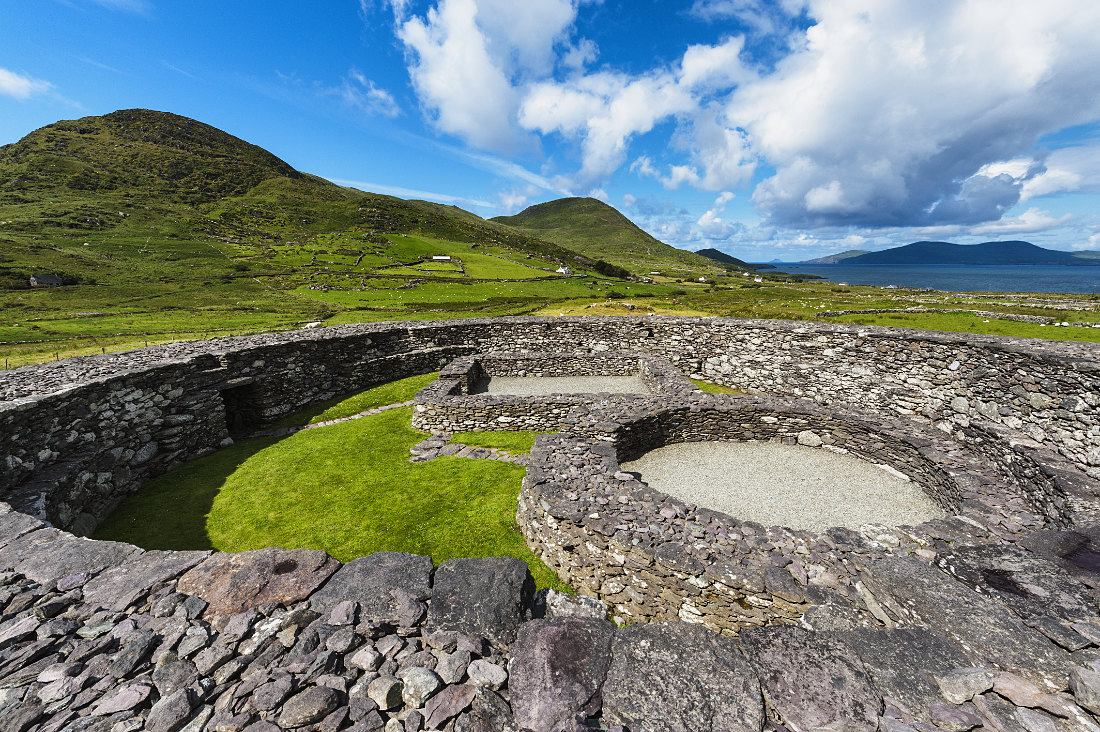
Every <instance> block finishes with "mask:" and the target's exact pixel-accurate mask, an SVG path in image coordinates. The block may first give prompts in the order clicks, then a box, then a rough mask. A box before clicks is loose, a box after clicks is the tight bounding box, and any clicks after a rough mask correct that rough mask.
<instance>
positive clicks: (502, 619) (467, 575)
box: [428, 557, 535, 644]
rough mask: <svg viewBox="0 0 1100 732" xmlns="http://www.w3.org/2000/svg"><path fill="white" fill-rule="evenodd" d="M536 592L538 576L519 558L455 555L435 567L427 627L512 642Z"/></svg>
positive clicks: (431, 629)
mask: <svg viewBox="0 0 1100 732" xmlns="http://www.w3.org/2000/svg"><path fill="white" fill-rule="evenodd" d="M534 593H535V581H534V579H533V578H532V577H531V573H530V572H529V571H528V569H527V563H526V562H524V561H522V560H520V559H513V558H511V557H480V558H474V559H451V560H449V561H446V562H444V563H443V564H441V565H439V567H438V568H437V569H436V570H435V584H434V585H433V587H432V603H431V606H430V607H429V609H428V631H429V632H438V631H441V630H449V631H455V632H458V633H465V634H471V635H482V636H485V637H486V638H488V639H489V640H491V641H494V642H497V643H503V644H509V643H511V642H512V641H513V640H515V637H516V630H517V629H518V628H519V625H520V623H521V622H523V620H524V618H525V616H526V614H527V611H528V610H529V609H530V608H531V605H532V601H533V599H534Z"/></svg>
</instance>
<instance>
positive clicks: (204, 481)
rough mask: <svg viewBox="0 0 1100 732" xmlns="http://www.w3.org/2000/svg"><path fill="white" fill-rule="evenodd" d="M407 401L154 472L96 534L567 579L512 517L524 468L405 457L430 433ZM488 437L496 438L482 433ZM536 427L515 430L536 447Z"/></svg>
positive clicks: (389, 393) (403, 390)
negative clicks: (514, 563) (484, 566)
mask: <svg viewBox="0 0 1100 732" xmlns="http://www.w3.org/2000/svg"><path fill="white" fill-rule="evenodd" d="M433 378H434V375H433V374H429V375H426V376H421V377H413V378H411V379H403V380H401V381H398V382H393V383H390V384H386V385H383V386H381V387H377V388H375V389H370V390H367V391H365V392H362V393H360V394H357V395H355V396H354V397H351V398H350V399H347V400H341V401H340V402H338V403H336V404H330V405H327V406H326V407H325V408H324V410H323V411H321V412H318V411H317V410H310V411H309V412H306V413H304V414H301V415H298V416H297V418H296V420H293V421H295V422H297V423H299V424H304V423H307V422H310V421H315V420H319V419H321V418H322V417H324V418H325V419H330V418H332V417H334V416H346V415H349V414H355V413H357V412H359V411H361V410H362V409H365V408H369V406H377V405H378V404H379V403H390V402H391V401H394V402H396V401H405V400H407V399H409V398H411V397H412V395H413V394H415V393H416V391H417V390H419V389H420V388H421V387H422V386H423V385H424V384H425V383H427V382H429V381H431V380H432V379H433ZM411 416H412V409H411V408H410V407H404V408H398V409H393V410H390V411H387V412H382V413H380V414H377V415H373V416H370V417H363V418H361V419H356V420H352V421H350V422H343V423H341V424H337V425H332V426H328V427H322V428H319V429H314V430H305V431H302V432H297V433H295V434H294V435H291V436H290V437H287V438H284V439H281V440H278V439H274V438H260V439H251V440H241V441H239V442H238V443H237V444H235V445H233V446H231V447H229V448H226V449H223V450H220V451H218V452H217V453H214V454H213V455H210V456H208V457H205V458H201V459H199V460H195V461H193V462H190V463H187V464H186V465H183V466H181V467H179V468H177V469H176V470H173V471H171V472H170V473H167V474H166V475H162V476H160V477H159V478H155V479H154V480H152V481H150V482H149V483H148V484H147V485H146V486H144V487H143V488H142V490H141V491H140V492H138V493H137V494H136V495H135V496H133V497H131V498H129V499H127V500H126V501H125V502H124V503H123V504H122V505H121V506H120V507H119V508H118V510H117V511H115V513H114V514H113V515H112V516H110V517H109V518H108V519H107V521H105V522H104V523H103V525H102V526H100V528H99V530H98V531H97V532H96V534H95V538H97V539H107V540H113V541H126V542H130V543H133V544H136V545H138V546H141V547H144V548H147V549H218V550H221V551H244V550H247V549H259V548H262V547H267V546H281V547H284V548H310V549H323V550H324V551H327V552H328V553H329V554H331V555H332V556H334V557H336V558H337V559H339V560H341V561H348V560H350V559H353V558H355V557H359V556H364V555H366V554H370V553H372V552H376V551H382V550H387V551H403V552H413V553H416V554H426V555H430V556H431V557H432V558H433V559H434V560H435V562H436V563H437V564H438V563H439V562H443V561H446V560H447V559H451V558H454V557H479V556H512V557H518V558H519V559H523V560H524V561H526V562H527V563H528V566H529V567H530V568H531V573H532V574H533V575H534V577H535V580H536V582H537V583H538V585H539V586H540V587H546V586H551V587H557V588H559V589H567V588H566V587H565V586H564V585H563V584H562V583H561V582H560V581H559V580H558V579H557V577H556V575H554V574H553V572H551V571H550V569H548V568H547V567H546V566H545V565H544V564H543V563H542V562H541V561H540V560H539V559H538V558H537V557H535V556H534V554H532V553H531V551H530V550H529V549H528V548H527V546H526V544H525V543H524V541H523V537H522V535H521V534H520V533H519V528H518V527H517V526H516V521H515V515H516V499H517V496H518V495H519V488H520V483H521V481H522V479H523V474H524V469H523V468H522V467H520V466H517V465H513V464H510V463H504V462H499V461H493V460H468V459H465V458H454V457H441V458H437V459H435V460H431V461H428V462H423V463H410V462H409V448H411V447H412V446H413V445H415V444H416V443H417V442H419V441H420V440H422V439H424V437H425V433H423V432H420V431H417V430H414V429H412V428H411V427H410V426H409V420H410V418H411ZM487 439H491V438H487ZM533 441H534V435H533V434H532V435H520V434H516V435H515V436H509V439H508V440H504V441H502V442H501V446H504V447H506V448H507V449H514V450H516V451H522V450H523V449H530V447H529V446H530V444H531V443H533Z"/></svg>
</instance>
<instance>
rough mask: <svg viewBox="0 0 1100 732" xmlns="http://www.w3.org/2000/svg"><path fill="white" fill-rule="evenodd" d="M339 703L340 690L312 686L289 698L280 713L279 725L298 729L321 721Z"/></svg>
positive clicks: (284, 727)
mask: <svg viewBox="0 0 1100 732" xmlns="http://www.w3.org/2000/svg"><path fill="white" fill-rule="evenodd" d="M339 705H340V692H338V691H336V690H335V689H330V688H329V687H327V686H311V687H310V688H308V689H306V690H305V691H303V692H301V693H299V694H295V695H294V696H292V697H291V698H290V699H288V700H287V702H286V704H284V705H283V713H282V714H280V715H279V726H280V727H282V728H283V729H296V728H298V727H305V726H306V725H307V724H313V723H314V722H320V721H321V720H322V719H324V718H325V717H326V716H327V715H328V713H329V712H331V711H332V710H333V709H335V708H336V707H338V706H339Z"/></svg>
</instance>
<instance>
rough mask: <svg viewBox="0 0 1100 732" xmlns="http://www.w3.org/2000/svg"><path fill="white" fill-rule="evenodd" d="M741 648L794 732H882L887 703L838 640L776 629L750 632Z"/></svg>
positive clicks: (784, 627) (799, 630)
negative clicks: (878, 731)
mask: <svg viewBox="0 0 1100 732" xmlns="http://www.w3.org/2000/svg"><path fill="white" fill-rule="evenodd" d="M741 644H742V646H743V648H744V649H745V653H746V655H748V657H749V660H750V661H751V662H752V665H753V667H755V668H756V671H757V673H758V674H759V677H760V686H761V688H762V689H763V691H764V696H765V698H767V700H768V703H769V704H770V705H771V707H772V708H773V709H775V711H776V712H778V714H779V716H780V717H781V719H782V722H783V724H785V725H786V726H787V728H788V729H789V730H791V732H813V731H814V730H819V729H844V730H845V732H861V731H865V732H875V730H876V729H877V728H878V713H879V710H880V709H881V708H882V697H881V696H880V695H879V694H878V692H877V691H875V688H874V685H873V684H872V683H871V679H870V678H869V677H868V676H867V672H866V671H865V670H864V668H863V664H862V663H861V662H860V660H859V656H858V655H857V654H856V652H855V650H853V649H852V648H851V647H849V646H848V645H846V644H844V643H842V642H841V641H840V640H838V639H837V638H835V637H831V636H829V635H828V634H826V633H815V632H813V631H809V630H806V629H805V628H798V627H794V626H789V625H773V626H769V627H764V628H752V629H750V630H746V631H745V632H744V633H742V634H741ZM844 725H846V726H844Z"/></svg>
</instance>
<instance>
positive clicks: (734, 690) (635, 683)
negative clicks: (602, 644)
mask: <svg viewBox="0 0 1100 732" xmlns="http://www.w3.org/2000/svg"><path fill="white" fill-rule="evenodd" d="M700 669H707V671H706V673H699V671H700ZM603 702H604V704H603V717H602V718H603V720H604V722H605V723H607V724H609V725H615V724H620V725H623V726H625V727H627V728H628V729H631V730H635V729H638V730H642V729H644V730H648V731H649V732H680V731H681V730H683V731H686V730H691V731H692V732H750V731H751V732H759V730H760V729H761V727H762V726H763V724H764V705H763V700H762V699H761V696H760V684H759V682H758V681H757V678H756V673H755V672H754V671H753V667H752V666H751V665H750V664H749V662H748V661H746V660H745V657H744V656H743V655H741V652H740V651H739V650H738V646H737V642H736V641H734V640H732V639H730V638H727V637H725V636H721V635H718V634H716V633H712V632H711V631H709V630H707V629H706V628H704V627H702V626H700V625H692V624H690V623H680V622H673V623H639V624H638V625H631V626H628V627H626V628H623V629H622V630H619V631H618V632H616V633H615V635H614V638H613V639H612V643H611V665H610V667H609V668H608V671H607V680H606V681H605V682H604V686H603Z"/></svg>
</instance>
